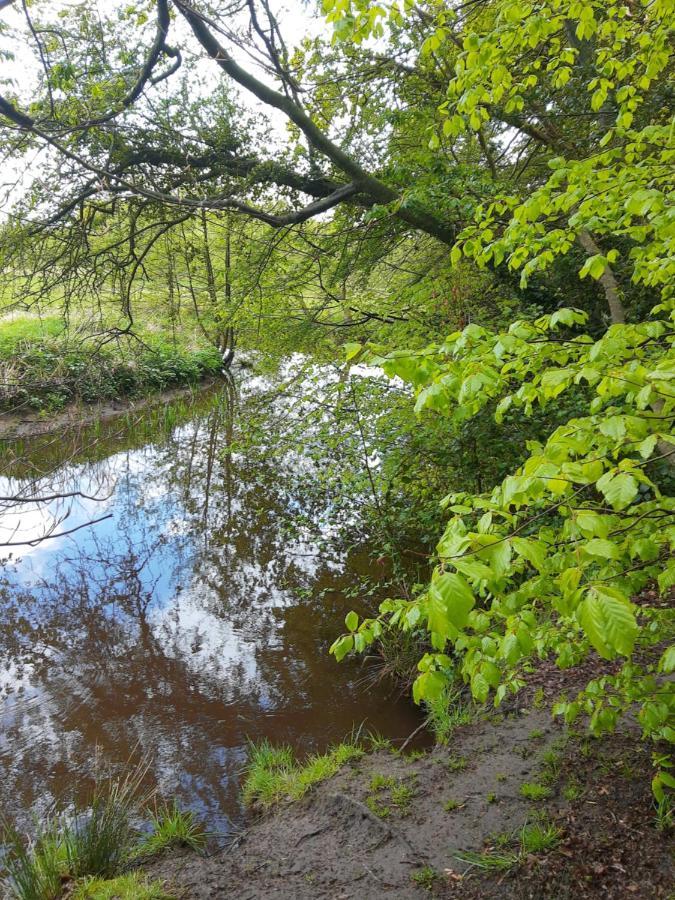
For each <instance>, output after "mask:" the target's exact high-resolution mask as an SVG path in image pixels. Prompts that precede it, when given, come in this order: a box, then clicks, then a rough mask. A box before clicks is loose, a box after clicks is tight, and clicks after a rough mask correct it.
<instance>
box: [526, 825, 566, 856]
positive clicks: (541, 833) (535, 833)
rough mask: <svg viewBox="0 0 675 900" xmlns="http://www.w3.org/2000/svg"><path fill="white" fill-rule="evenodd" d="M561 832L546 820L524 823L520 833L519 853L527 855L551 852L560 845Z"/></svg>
mask: <svg viewBox="0 0 675 900" xmlns="http://www.w3.org/2000/svg"><path fill="white" fill-rule="evenodd" d="M561 836H562V830H561V829H560V828H558V826H557V825H554V824H553V822H549V821H547V820H539V821H537V820H535V821H533V822H526V823H525V825H523V827H522V829H521V832H520V846H521V851H522V852H523V853H525V854H527V853H542V852H543V851H545V850H552V849H553V848H554V847H556V846H557V845H558V844H559V843H560V838H561Z"/></svg>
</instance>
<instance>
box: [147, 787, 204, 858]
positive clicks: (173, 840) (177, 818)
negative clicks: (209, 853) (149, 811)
mask: <svg viewBox="0 0 675 900" xmlns="http://www.w3.org/2000/svg"><path fill="white" fill-rule="evenodd" d="M151 825H152V833H151V834H149V835H148V836H147V837H146V838H145V839H144V840H143V841H142V842H141V844H140V846H139V848H138V850H137V851H136V852H137V854H138V855H139V856H154V855H155V854H158V853H162V852H163V851H164V850H167V849H168V848H170V847H190V848H191V849H192V850H203V849H204V847H205V846H206V835H205V833H204V830H203V828H202V827H201V826H200V825H199V824H198V823H197V821H196V820H195V814H194V813H193V812H191V811H190V810H186V811H183V810H181V809H180V808H179V806H178V804H177V803H176V802H175V801H174V802H173V803H172V804H171V805H168V804H164V806H162V807H160V808H155V811H154V813H153V816H152V821H151Z"/></svg>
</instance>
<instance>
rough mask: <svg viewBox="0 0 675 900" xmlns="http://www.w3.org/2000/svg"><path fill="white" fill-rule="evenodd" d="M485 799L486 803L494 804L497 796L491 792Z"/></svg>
mask: <svg viewBox="0 0 675 900" xmlns="http://www.w3.org/2000/svg"><path fill="white" fill-rule="evenodd" d="M485 799H486V800H487V802H488V803H496V802H497V795H496V794H495V793H494V792H491V793H489V794H488V795H487V797H486V798H485Z"/></svg>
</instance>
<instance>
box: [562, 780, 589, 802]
mask: <svg viewBox="0 0 675 900" xmlns="http://www.w3.org/2000/svg"><path fill="white" fill-rule="evenodd" d="M583 792H584V791H583V788H582V786H581V784H580V783H579V782H578V781H568V783H567V784H566V785H565V787H564V788H563V792H562V795H563V797H564V798H565V800H568V801H570V802H571V801H573V800H578V799H579V797H581V795H582V794H583Z"/></svg>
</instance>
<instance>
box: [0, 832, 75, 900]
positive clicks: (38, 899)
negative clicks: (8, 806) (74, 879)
mask: <svg viewBox="0 0 675 900" xmlns="http://www.w3.org/2000/svg"><path fill="white" fill-rule="evenodd" d="M2 840H3V844H4V847H5V855H4V858H3V867H4V869H5V872H6V876H5V878H4V879H3V887H4V888H5V889H6V891H7V896H8V897H15V898H17V900H53V898H56V897H60V896H61V888H62V881H61V876H62V875H63V874H64V873H65V872H66V868H67V857H66V852H65V846H64V843H63V839H62V835H61V832H60V828H59V823H58V820H56V819H54V820H52V821H49V822H47V823H46V824H44V825H43V826H42V827H41V829H40V831H39V833H38V834H37V836H36V837H35V839H34V840H33V841H32V842H31V843H28V844H27V843H25V842H24V841H23V839H22V837H21V835H20V834H19V833H18V831H16V829H14V828H12V827H10V826H5V827H4V828H3V835H2Z"/></svg>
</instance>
